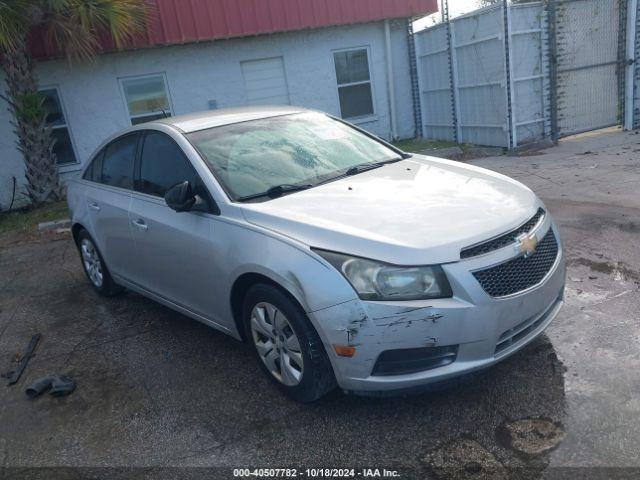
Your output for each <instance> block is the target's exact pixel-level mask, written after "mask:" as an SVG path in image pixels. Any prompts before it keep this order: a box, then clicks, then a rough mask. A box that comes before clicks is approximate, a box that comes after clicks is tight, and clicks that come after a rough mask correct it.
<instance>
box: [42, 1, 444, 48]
mask: <svg viewBox="0 0 640 480" xmlns="http://www.w3.org/2000/svg"><path fill="white" fill-rule="evenodd" d="M148 1H149V3H150V4H151V6H152V12H153V13H152V14H151V17H152V18H151V19H150V21H149V26H148V28H147V32H146V35H142V36H141V37H140V38H139V39H138V40H137V41H136V42H134V45H133V47H135V48H143V47H152V46H157V45H176V44H182V43H191V42H199V41H206V40H217V39H223V38H236V37H246V36H253V35H262V34H268V33H277V32H288V31H294V30H304V29H311V28H322V27H329V26H335V25H347V24H354V23H366V22H372V21H376V20H383V19H387V18H389V19H390V18H406V17H416V16H423V15H428V14H430V13H433V12H436V11H438V5H437V0H148ZM101 43H102V48H103V50H105V51H110V50H113V43H112V42H111V41H110V39H109V38H107V37H105V38H104V39H103V41H102V42H101ZM31 50H32V53H33V55H34V57H36V58H48V57H54V56H57V53H56V51H55V49H53V48H52V47H51V46H50V45H47V44H46V42H45V41H44V38H43V37H42V36H41V35H37V34H36V35H33V38H32V41H31Z"/></svg>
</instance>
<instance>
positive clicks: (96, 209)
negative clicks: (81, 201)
mask: <svg viewBox="0 0 640 480" xmlns="http://www.w3.org/2000/svg"><path fill="white" fill-rule="evenodd" d="M138 139H139V134H138V133H131V134H128V135H124V136H122V137H120V138H118V139H116V140H114V141H112V142H111V143H110V144H108V145H107V146H106V147H105V148H104V149H103V150H102V151H101V152H100V153H99V154H98V155H97V156H96V158H95V159H94V161H93V163H92V165H91V180H92V182H91V183H87V188H86V195H85V201H86V202H87V207H88V211H89V217H90V220H91V229H92V232H91V233H92V236H93V238H94V240H95V241H96V243H97V244H98V248H99V249H100V252H101V253H102V256H103V258H104V260H105V262H106V264H107V267H108V268H109V271H110V272H111V273H112V274H113V275H116V276H122V277H124V278H128V277H129V275H130V274H131V271H130V270H131V269H130V263H129V258H130V257H131V253H132V251H133V238H132V236H131V229H130V227H129V216H128V211H129V204H130V202H131V191H132V189H133V169H134V159H135V155H136V148H137V143H138Z"/></svg>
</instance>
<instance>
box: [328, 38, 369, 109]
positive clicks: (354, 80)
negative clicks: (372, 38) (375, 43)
mask: <svg viewBox="0 0 640 480" xmlns="http://www.w3.org/2000/svg"><path fill="white" fill-rule="evenodd" d="M333 61H334V63H335V67H336V78H337V79H338V97H339V98H340V112H341V113H342V118H358V117H368V116H371V115H373V114H374V110H373V94H372V90H371V74H370V70H369V52H368V51H367V49H366V48H358V49H354V50H342V51H339V52H334V54H333Z"/></svg>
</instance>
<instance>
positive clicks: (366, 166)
mask: <svg viewBox="0 0 640 480" xmlns="http://www.w3.org/2000/svg"><path fill="white" fill-rule="evenodd" d="M382 165H383V164H382V163H361V164H360V165H354V166H353V167H351V168H349V169H348V170H347V171H346V172H345V175H347V176H351V175H357V174H358V173H362V172H366V171H367V170H373V169H374V168H380V167H381V166H382Z"/></svg>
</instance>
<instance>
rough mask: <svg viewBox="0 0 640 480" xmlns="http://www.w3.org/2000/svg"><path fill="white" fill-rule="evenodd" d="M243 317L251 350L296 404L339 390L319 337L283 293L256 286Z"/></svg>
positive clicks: (263, 286)
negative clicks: (335, 389) (336, 387)
mask: <svg viewBox="0 0 640 480" xmlns="http://www.w3.org/2000/svg"><path fill="white" fill-rule="evenodd" d="M243 314H244V320H245V328H246V334H247V338H248V339H249V342H250V344H251V346H252V349H253V351H254V353H255V355H256V356H257V357H258V358H259V361H260V365H261V367H262V369H263V370H264V371H265V372H266V373H267V375H268V376H269V378H270V379H271V380H272V381H273V382H274V383H275V384H276V385H277V386H278V387H279V388H280V390H282V391H284V392H285V393H286V394H287V395H289V396H290V397H291V398H293V399H294V400H297V401H300V402H312V401H314V400H317V399H319V398H320V397H322V396H323V395H325V394H326V393H328V392H330V391H331V390H332V389H333V388H334V387H335V386H336V381H335V377H334V375H333V369H332V368H331V363H330V362H329V358H328V357H327V354H326V352H325V350H324V346H323V345H322V341H321V340H320V337H319V336H318V333H317V332H316V331H315V329H314V328H313V326H312V325H311V322H310V321H309V319H308V318H307V316H306V314H305V313H304V311H303V310H302V308H300V306H299V305H298V304H297V303H295V302H294V301H292V300H291V299H290V298H289V297H288V296H287V295H286V294H284V293H283V292H282V291H281V290H279V289H278V288H276V287H274V286H271V285H266V284H259V285H254V286H253V287H251V288H250V289H249V291H248V292H247V294H246V296H245V300H244V308H243Z"/></svg>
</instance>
